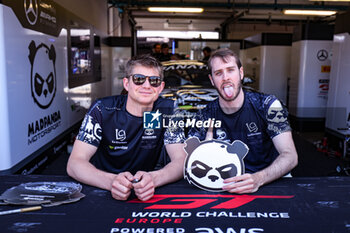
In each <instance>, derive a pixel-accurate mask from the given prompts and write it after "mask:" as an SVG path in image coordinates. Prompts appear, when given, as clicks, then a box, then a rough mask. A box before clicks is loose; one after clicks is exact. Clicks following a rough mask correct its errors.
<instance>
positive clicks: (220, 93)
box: [214, 82, 243, 101]
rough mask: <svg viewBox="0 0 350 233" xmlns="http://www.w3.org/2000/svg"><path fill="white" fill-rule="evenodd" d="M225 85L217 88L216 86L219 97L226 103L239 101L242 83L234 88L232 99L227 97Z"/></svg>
mask: <svg viewBox="0 0 350 233" xmlns="http://www.w3.org/2000/svg"><path fill="white" fill-rule="evenodd" d="M224 85H225V83H224V84H223V85H221V87H220V88H219V87H217V86H216V85H214V87H215V89H216V90H217V92H218V93H219V96H220V97H221V98H222V99H223V100H225V101H234V100H235V99H237V97H238V95H239V93H241V91H242V86H243V85H242V83H241V82H239V84H238V86H233V91H234V93H233V95H232V96H231V97H228V96H226V94H225V91H224V90H223V89H224V88H223V86H224Z"/></svg>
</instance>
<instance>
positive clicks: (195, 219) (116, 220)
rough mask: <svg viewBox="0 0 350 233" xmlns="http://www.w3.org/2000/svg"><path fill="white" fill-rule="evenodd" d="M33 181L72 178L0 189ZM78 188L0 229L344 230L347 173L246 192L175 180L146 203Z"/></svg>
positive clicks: (5, 180) (0, 184) (4, 183)
mask: <svg viewBox="0 0 350 233" xmlns="http://www.w3.org/2000/svg"><path fill="white" fill-rule="evenodd" d="M38 181H73V180H72V179H70V178H69V177H64V176H34V175H31V176H16V175H14V176H0V193H3V192H4V191H5V190H6V189H8V188H10V187H12V186H16V185H19V184H21V183H25V182H38ZM82 192H83V193H84V194H85V195H86V197H84V198H83V199H81V200H80V201H78V202H76V203H70V204H64V205H60V206H54V207H44V208H43V209H42V210H40V211H34V212H27V213H17V214H11V215H4V216H0V232H2V233H3V232H35V233H54V232H60V233H70V232H87V233H95V232H96V233H103V232H111V233H112V232H113V233H114V232H121V233H129V232H130V233H131V232H139V233H141V232H143V233H163V232H164V233H165V232H167V233H170V232H171V233H182V232H193V233H194V232H210V233H257V232H279V233H285V232H298V233H299V232H307V233H313V232H317V233H320V232H350V177H317V178H284V179H280V180H278V181H275V182H273V183H271V184H268V185H266V186H264V187H261V188H260V190H259V191H258V192H256V193H254V194H249V195H235V194H230V193H227V192H222V193H213V192H206V191H202V190H200V189H198V188H196V187H193V186H191V185H190V184H188V183H187V182H185V181H184V180H182V181H179V182H177V183H174V184H170V185H166V186H164V187H161V188H158V189H157V190H156V195H155V196H154V197H153V198H152V199H151V200H149V201H147V202H140V201H138V200H137V199H135V198H134V197H131V198H130V199H129V200H128V201H124V202H123V201H117V200H114V199H113V198H112V197H111V195H110V193H109V192H108V191H105V190H101V189H98V188H94V187H91V186H87V185H84V186H83V190H82ZM19 207H24V206H0V211H3V210H10V209H15V208H19Z"/></svg>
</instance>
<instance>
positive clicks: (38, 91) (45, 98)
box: [28, 41, 56, 109]
mask: <svg viewBox="0 0 350 233" xmlns="http://www.w3.org/2000/svg"><path fill="white" fill-rule="evenodd" d="M28 48H29V56H28V57H29V61H30V64H31V66H32V67H31V82H30V83H31V91H32V97H33V99H34V102H35V103H36V104H38V106H39V107H40V108H43V109H46V108H48V107H49V106H50V105H51V103H52V101H53V99H54V97H55V94H56V67H55V62H56V52H55V47H53V45H51V46H50V48H49V47H48V46H47V45H45V44H43V43H41V44H40V45H39V46H36V45H35V42H34V41H32V42H31V43H30V44H29V47H28Z"/></svg>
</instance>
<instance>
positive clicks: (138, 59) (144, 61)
mask: <svg viewBox="0 0 350 233" xmlns="http://www.w3.org/2000/svg"><path fill="white" fill-rule="evenodd" d="M137 65H141V66H145V67H148V68H155V69H156V70H157V71H158V73H159V76H160V77H161V78H162V79H163V67H162V64H161V63H160V62H159V61H158V60H157V59H156V58H154V57H152V56H151V55H149V54H142V55H137V56H134V57H132V58H131V59H130V60H129V61H128V62H127V63H126V66H125V70H126V77H130V76H131V75H133V73H132V70H133V69H134V67H135V66H137Z"/></svg>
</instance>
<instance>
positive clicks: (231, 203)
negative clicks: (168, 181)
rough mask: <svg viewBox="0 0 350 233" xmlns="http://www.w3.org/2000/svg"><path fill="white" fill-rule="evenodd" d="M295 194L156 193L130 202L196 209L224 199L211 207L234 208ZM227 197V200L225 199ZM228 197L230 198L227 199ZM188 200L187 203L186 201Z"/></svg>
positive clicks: (167, 207)
mask: <svg viewBox="0 0 350 233" xmlns="http://www.w3.org/2000/svg"><path fill="white" fill-rule="evenodd" d="M293 197H294V195H293V196H273V195H223V194H216V195H215V194H158V195H154V196H153V197H152V198H151V199H150V200H148V201H140V200H139V199H133V200H130V201H128V202H129V203H152V204H153V203H157V202H160V201H162V202H169V204H153V205H150V206H147V207H145V209H196V208H200V207H202V206H205V205H209V204H210V203H212V202H217V201H218V200H221V199H224V202H221V203H220V204H216V205H214V206H212V207H210V209H234V208H238V207H240V206H243V205H245V204H248V203H249V202H252V201H254V200H255V199H290V198H293ZM225 199H226V200H225ZM227 199H228V200H227ZM174 202H181V203H184V202H185V204H173V203H174ZM186 202H187V203H186Z"/></svg>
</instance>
